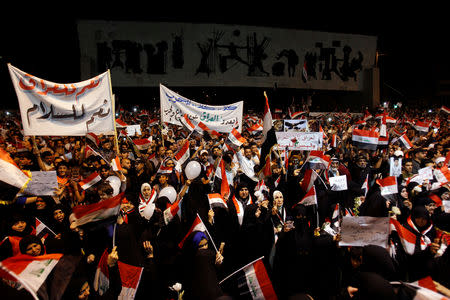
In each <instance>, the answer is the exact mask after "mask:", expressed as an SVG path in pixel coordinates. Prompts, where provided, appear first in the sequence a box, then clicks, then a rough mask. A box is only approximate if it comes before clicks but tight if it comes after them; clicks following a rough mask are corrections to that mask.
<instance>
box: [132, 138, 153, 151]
mask: <svg viewBox="0 0 450 300" xmlns="http://www.w3.org/2000/svg"><path fill="white" fill-rule="evenodd" d="M133 143H134V144H135V145H136V148H138V149H139V151H142V150H147V149H148V148H150V145H151V144H152V140H151V139H150V138H146V139H135V140H133Z"/></svg>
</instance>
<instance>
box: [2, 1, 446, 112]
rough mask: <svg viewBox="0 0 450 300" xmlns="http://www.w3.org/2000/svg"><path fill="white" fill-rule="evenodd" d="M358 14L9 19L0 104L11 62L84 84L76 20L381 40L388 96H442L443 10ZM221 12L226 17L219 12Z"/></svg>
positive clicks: (115, 13)
mask: <svg viewBox="0 0 450 300" xmlns="http://www.w3.org/2000/svg"><path fill="white" fill-rule="evenodd" d="M261 3H262V2H261ZM380 5H381V4H380ZM324 6H325V4H324ZM352 9H353V8H351V7H348V8H343V9H337V10H333V9H330V10H329V11H328V12H327V13H325V12H323V11H322V10H323V9H318V8H315V9H309V10H308V9H306V8H305V9H298V8H296V9H295V10H293V12H292V10H291V13H289V14H288V13H286V12H287V11H288V12H289V11H290V9H289V7H288V6H283V7H278V8H273V7H268V6H265V5H262V4H261V5H260V7H259V12H255V11H252V10H240V9H239V8H238V7H236V6H229V7H218V8H217V9H215V10H212V11H208V12H206V13H200V12H197V13H186V12H185V11H183V10H180V11H179V12H178V13H176V12H175V11H172V13H171V14H169V13H167V10H165V11H164V10H160V9H158V10H155V11H151V12H149V11H146V10H139V9H134V11H132V12H130V11H128V10H131V9H128V10H127V9H113V8H111V7H110V8H99V7H97V8H95V9H94V8H92V9H90V10H88V9H86V10H80V11H77V10H75V11H74V10H71V9H70V8H69V7H68V8H66V9H64V10H61V11H60V12H59V13H57V14H55V13H50V12H45V13H43V14H42V13H41V14H40V15H39V16H37V15H36V14H32V13H28V14H26V15H25V16H23V17H22V18H19V19H17V20H16V21H15V22H10V21H8V20H6V19H3V20H2V21H1V25H3V26H1V29H0V34H1V35H0V39H1V40H0V41H1V43H0V56H1V59H0V63H1V64H0V76H1V77H0V80H1V82H2V84H0V91H1V92H2V95H4V96H3V97H2V98H3V99H2V102H1V103H2V104H3V106H4V105H5V100H4V98H9V97H10V96H11V93H13V88H12V84H11V80H10V78H9V73H8V72H7V66H6V63H7V62H11V63H12V64H13V65H15V66H17V67H18V68H20V69H22V70H24V71H26V72H29V73H31V74H35V75H36V76H38V77H41V78H45V79H47V80H50V81H55V82H61V83H64V82H76V81H79V80H80V71H79V53H78V40H77V32H76V20H77V19H107V20H123V21H127V20H130V21H131V20H137V21H139V20H141V21H174V22H202V23H224V24H242V25H256V26H274V27H285V28H293V29H303V30H317V31H326V32H342V33H354V34H367V35H375V36H377V37H378V49H379V52H380V53H383V54H385V55H384V56H382V57H380V60H379V67H380V72H381V80H382V83H383V84H382V93H383V94H385V95H387V96H392V97H402V96H404V97H405V98H421V97H422V98H432V97H434V98H436V96H435V95H436V93H437V91H438V88H439V85H438V81H439V80H441V79H450V63H449V62H450V58H449V57H450V51H449V50H450V47H449V46H448V45H447V44H448V42H447V39H448V36H449V34H448V32H449V30H448V29H450V25H447V24H446V19H447V18H443V17H440V13H438V12H439V8H438V7H437V8H436V9H435V10H433V14H432V15H430V14H429V13H427V10H426V9H424V10H421V9H420V8H419V9H418V10H417V14H412V13H406V12H404V11H402V10H395V11H393V10H391V9H387V10H386V11H384V10H383V9H382V8H378V9H373V8H367V9H363V10H362V12H360V13H355V12H352ZM217 11H220V12H221V13H220V14H218V13H215V12H217ZM367 11H371V12H370V13H367ZM426 18H428V19H426ZM84 79H86V78H83V80H84ZM449 90H450V88H449ZM13 96H14V94H13ZM14 99H15V98H14ZM440 99H441V100H442V98H440ZM6 105H7V103H6Z"/></svg>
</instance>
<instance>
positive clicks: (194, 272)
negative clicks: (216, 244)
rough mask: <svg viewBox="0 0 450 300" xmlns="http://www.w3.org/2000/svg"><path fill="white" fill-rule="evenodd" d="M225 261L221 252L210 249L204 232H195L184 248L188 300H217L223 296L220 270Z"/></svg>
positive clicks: (184, 276) (189, 237)
mask: <svg viewBox="0 0 450 300" xmlns="http://www.w3.org/2000/svg"><path fill="white" fill-rule="evenodd" d="M223 260H224V257H223V256H222V254H221V253H220V252H215V251H213V250H212V249H210V248H209V240H208V237H207V236H206V234H205V233H204V232H202V231H193V232H192V233H191V234H190V235H189V236H188V237H187V239H186V241H185V243H184V246H183V261H184V262H185V263H184V268H183V278H184V282H185V285H184V288H185V297H186V299H203V300H209V299H217V298H218V297H220V296H221V295H223V291H222V289H221V287H220V286H219V280H218V270H217V268H218V267H220V265H221V264H222V262H223Z"/></svg>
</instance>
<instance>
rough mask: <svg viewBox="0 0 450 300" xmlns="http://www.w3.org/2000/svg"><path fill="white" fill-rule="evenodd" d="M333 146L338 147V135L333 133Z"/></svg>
mask: <svg viewBox="0 0 450 300" xmlns="http://www.w3.org/2000/svg"><path fill="white" fill-rule="evenodd" d="M331 147H333V148H336V147H337V135H336V134H333V135H332V136H331Z"/></svg>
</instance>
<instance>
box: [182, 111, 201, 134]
mask: <svg viewBox="0 0 450 300" xmlns="http://www.w3.org/2000/svg"><path fill="white" fill-rule="evenodd" d="M180 121H181V124H183V125H184V126H185V127H186V128H187V129H188V130H189V132H192V131H194V130H195V128H196V127H197V124H196V123H194V122H193V121H191V119H189V116H188V115H187V114H184V115H183V117H182V118H181V119H180Z"/></svg>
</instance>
